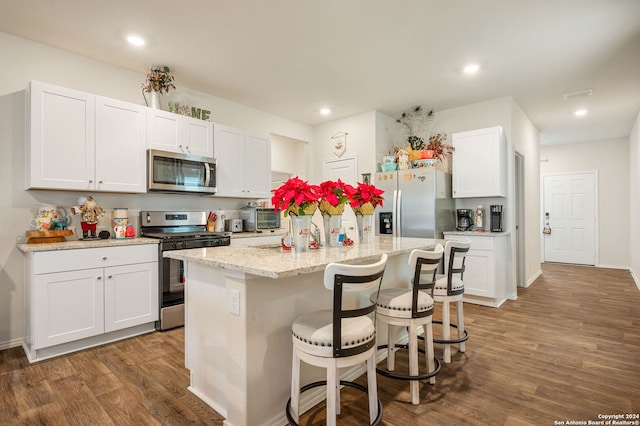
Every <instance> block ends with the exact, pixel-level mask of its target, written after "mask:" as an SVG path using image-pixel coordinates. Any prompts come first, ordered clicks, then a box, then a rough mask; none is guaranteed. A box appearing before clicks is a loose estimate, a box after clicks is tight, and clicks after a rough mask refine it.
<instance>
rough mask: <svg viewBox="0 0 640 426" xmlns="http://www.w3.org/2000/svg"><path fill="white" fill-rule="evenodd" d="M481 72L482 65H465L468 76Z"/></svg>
mask: <svg viewBox="0 0 640 426" xmlns="http://www.w3.org/2000/svg"><path fill="white" fill-rule="evenodd" d="M479 70H480V65H478V64H469V65H465V67H464V72H465V73H466V74H475V73H477V72H478V71H479Z"/></svg>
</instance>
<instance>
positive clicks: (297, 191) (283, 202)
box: [271, 176, 320, 216]
mask: <svg viewBox="0 0 640 426" xmlns="http://www.w3.org/2000/svg"><path fill="white" fill-rule="evenodd" d="M271 192H273V197H271V204H273V207H274V210H275V211H280V210H282V211H284V214H285V216H286V215H287V214H289V213H291V214H295V215H298V216H304V215H305V214H313V212H314V211H315V209H316V207H317V204H318V198H319V196H318V193H319V192H320V187H319V186H317V185H309V183H307V182H306V181H303V180H302V179H300V178H299V177H297V176H296V177H293V178H291V179H289V180H288V181H286V182H285V183H283V184H282V185H281V186H280V187H279V188H278V189H274V190H272V191H271Z"/></svg>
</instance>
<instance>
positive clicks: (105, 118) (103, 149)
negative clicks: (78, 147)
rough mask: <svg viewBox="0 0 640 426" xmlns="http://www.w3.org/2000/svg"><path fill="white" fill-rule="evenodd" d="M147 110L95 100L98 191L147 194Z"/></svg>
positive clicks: (137, 106) (113, 100) (98, 98)
mask: <svg viewBox="0 0 640 426" xmlns="http://www.w3.org/2000/svg"><path fill="white" fill-rule="evenodd" d="M145 143H146V108H145V107H143V106H140V105H135V104H131V103H128V102H122V101H117V100H115V99H109V98H103V97H101V96H96V189H98V190H101V191H112V192H145V191H146V180H145V178H146V157H145Z"/></svg>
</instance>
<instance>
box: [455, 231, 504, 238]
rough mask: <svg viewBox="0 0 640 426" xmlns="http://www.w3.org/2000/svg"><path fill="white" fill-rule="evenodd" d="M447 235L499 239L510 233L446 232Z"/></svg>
mask: <svg viewBox="0 0 640 426" xmlns="http://www.w3.org/2000/svg"><path fill="white" fill-rule="evenodd" d="M445 234H449V235H466V236H468V237H501V236H503V235H510V234H511V232H491V231H446V232H445Z"/></svg>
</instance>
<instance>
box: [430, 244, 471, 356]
mask: <svg viewBox="0 0 640 426" xmlns="http://www.w3.org/2000/svg"><path fill="white" fill-rule="evenodd" d="M470 245H471V242H470V241H469V240H468V239H467V238H463V239H460V240H449V241H447V243H446V245H445V249H444V251H445V266H446V268H445V275H444V276H440V278H438V280H437V281H436V287H435V290H434V292H433V300H434V301H435V302H441V303H442V321H436V320H434V321H433V322H434V323H436V324H442V339H433V341H434V342H435V343H441V344H442V345H444V355H443V361H444V362H445V363H450V362H451V345H454V344H458V350H459V351H460V352H464V351H465V347H464V342H466V341H467V339H469V334H468V333H467V330H465V328H464V308H463V301H462V298H463V295H464V282H463V280H462V279H463V275H464V268H465V266H464V263H465V259H466V256H467V252H468V251H469V246H470ZM456 275H458V276H456ZM454 302H455V304H456V320H457V322H458V323H457V324H452V323H451V319H450V317H449V316H450V315H451V313H450V307H449V303H454ZM451 328H456V329H457V330H458V338H457V339H452V338H451Z"/></svg>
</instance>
